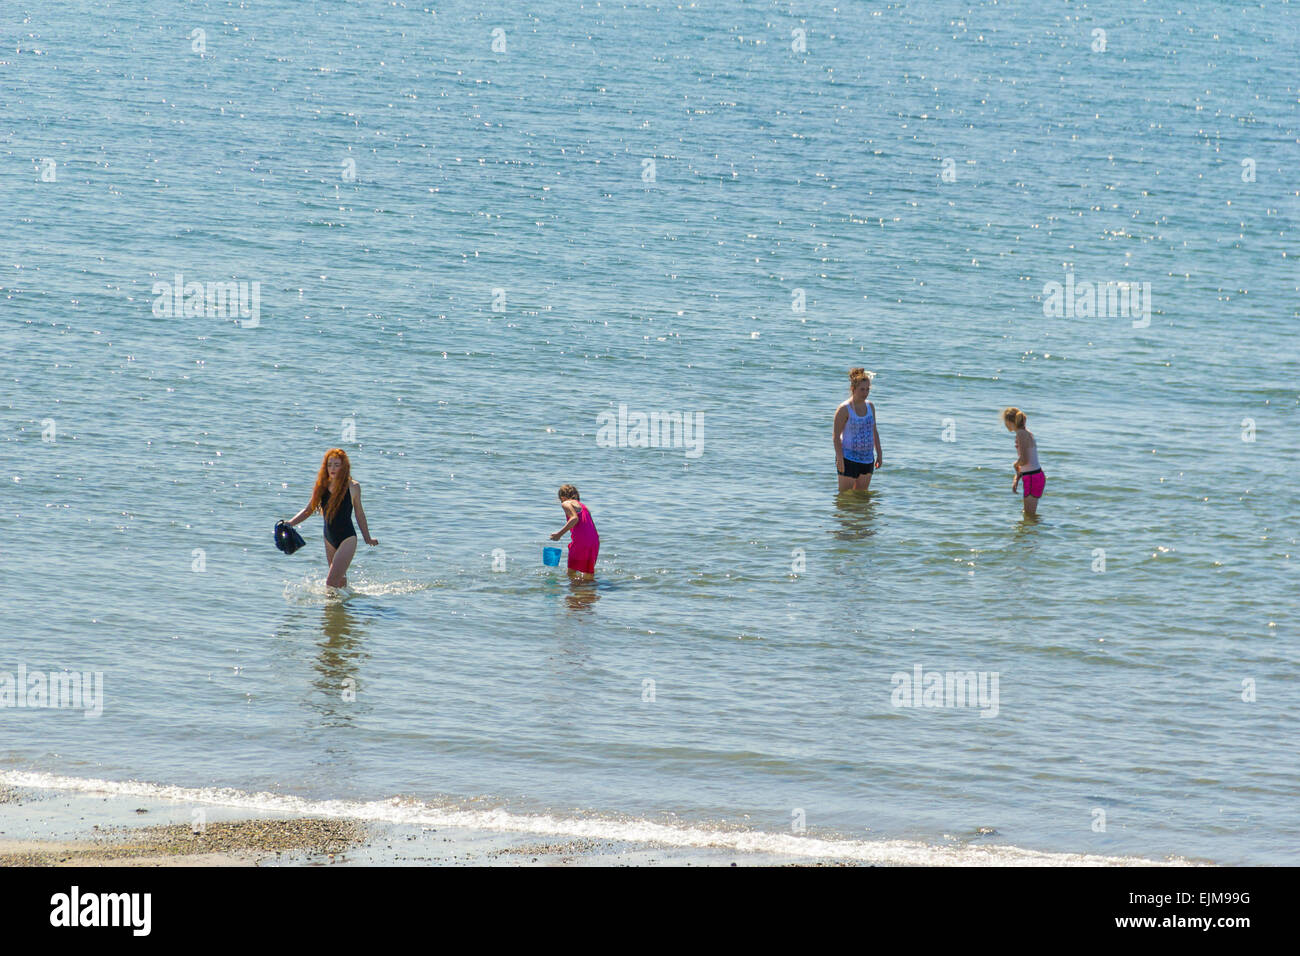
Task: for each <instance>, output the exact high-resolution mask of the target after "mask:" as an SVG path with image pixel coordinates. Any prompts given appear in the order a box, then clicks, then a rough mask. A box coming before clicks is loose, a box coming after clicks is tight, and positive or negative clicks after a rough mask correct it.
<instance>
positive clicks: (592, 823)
mask: <svg viewBox="0 0 1300 956" xmlns="http://www.w3.org/2000/svg"><path fill="white" fill-rule="evenodd" d="M0 784H4V785H7V786H10V787H25V788H29V789H46V790H66V791H74V792H79V793H94V794H106V795H111V796H120V797H134V798H141V799H153V800H175V801H180V802H184V803H197V804H205V805H208V806H220V807H231V808H236V809H241V810H248V811H254V812H258V813H289V814H295V815H304V816H314V817H332V818H341V819H349V820H358V821H364V822H374V823H389V824H401V825H409V826H422V827H435V828H436V827H447V828H460V829H465V830H479V831H483V830H486V831H491V832H496V833H503V834H515V833H517V834H529V835H535V836H545V837H560V838H569V839H588V840H602V841H608V842H618V843H642V844H644V843H650V844H656V845H660V846H671V847H682V848H698V849H723V850H733V851H735V852H738V853H758V854H765V855H772V856H780V857H789V858H794V859H808V860H842V861H848V862H856V863H870V864H876V865H882V866H1151V865H1153V864H1160V863H1162V862H1163V863H1166V864H1169V865H1186V863H1187V861H1185V860H1180V859H1173V860H1169V861H1156V860H1149V859H1141V858H1138V857H1111V856H1096V855H1091V854H1078V853H1045V852H1040V851H1037V850H1022V849H1020V848H1018V847H1011V846H963V845H948V846H945V845H936V844H928V843H920V842H911V841H905V840H870V841H869V840H849V839H827V838H823V837H814V836H802V835H797V834H793V833H769V832H763V831H758V830H733V829H719V828H712V827H707V826H701V825H689V824H680V825H678V824H667V823H655V822H653V821H650V820H640V819H635V818H633V819H615V818H610V817H601V816H584V817H562V816H553V815H550V814H527V813H514V812H511V811H508V810H502V809H491V810H480V809H466V808H462V807H456V806H437V805H434V804H430V803H424V802H421V801H417V800H410V799H405V798H400V797H392V798H389V799H387V800H374V801H368V802H367V801H355V800H309V799H305V798H302V797H294V796H286V795H282V794H274V793H250V792H247V791H243V790H234V789H224V788H203V789H196V788H191V787H177V786H171V785H167V784H156V783H144V782H140V781H134V780H127V781H115V780H95V779H87V778H81V777H64V776H59V775H57V774H48V773H31V772H27V771H16V770H15V771H3V770H0Z"/></svg>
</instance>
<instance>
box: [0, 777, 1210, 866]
mask: <svg viewBox="0 0 1300 956" xmlns="http://www.w3.org/2000/svg"><path fill="white" fill-rule="evenodd" d="M7 776H8V777H9V780H8V781H4V780H3V778H0V867H2V866H326V865H345V866H347V865H353V866H935V865H940V866H959V867H960V866H965V867H979V866H1135V865H1136V866H1168V865H1174V866H1177V865H1188V864H1189V862H1190V861H1187V860H1180V859H1170V860H1155V859H1144V858H1137V857H1104V856H1090V855H1084V854H1071V853H1042V852H1037V851H1030V850H1020V849H1018V848H1016V847H1008V846H1005V845H1001V846H999V845H968V846H942V845H933V846H932V845H927V844H920V843H906V842H902V841H886V840H882V841H878V842H863V841H838V840H827V839H822V838H820V837H817V836H814V835H807V836H802V835H800V836H793V835H786V834H769V833H765V832H760V831H745V830H736V831H730V830H702V829H700V828H690V827H680V828H678V827H668V826H664V825H659V824H651V823H644V822H643V823H631V822H626V821H599V820H597V821H593V820H592V819H574V820H557V819H555V818H553V817H544V816H537V817H529V816H525V815H518V814H510V813H508V812H506V811H491V812H488V813H473V812H467V811H459V810H439V809H437V808H434V807H430V806H427V805H423V804H415V803H413V802H412V801H400V800H389V801H380V802H376V803H368V804H358V803H347V802H342V801H306V800H301V799H299V798H294V797H276V796H274V795H270V794H244V793H241V792H239V791H213V792H208V791H193V790H185V789H183V788H176V787H157V786H154V785H148V784H134V783H122V784H114V783H112V782H109V781H96V780H79V779H76V778H53V779H52V780H50V781H47V782H42V783H37V784H30V783H26V782H22V781H19V782H17V783H15V781H14V780H13V778H14V777H15V776H20V775H18V774H8V775H7ZM60 783H62V784H63V785H62V786H59V785H58V784H60ZM124 791H126V792H124Z"/></svg>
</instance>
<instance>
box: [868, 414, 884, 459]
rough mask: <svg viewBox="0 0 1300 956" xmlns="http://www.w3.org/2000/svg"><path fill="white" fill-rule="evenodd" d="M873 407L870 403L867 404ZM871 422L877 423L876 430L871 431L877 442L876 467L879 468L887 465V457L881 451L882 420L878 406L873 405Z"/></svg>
mask: <svg viewBox="0 0 1300 956" xmlns="http://www.w3.org/2000/svg"><path fill="white" fill-rule="evenodd" d="M867 404H868V405H871V403H870V402H867ZM871 420H872V422H874V423H875V426H876V427H875V428H873V429H871V435H872V437H873V438H875V440H876V467H877V468H879V467H880V466H881V465H883V464H884V463H885V456H884V454H882V453H881V451H880V419H879V417H877V415H876V406H875V405H871Z"/></svg>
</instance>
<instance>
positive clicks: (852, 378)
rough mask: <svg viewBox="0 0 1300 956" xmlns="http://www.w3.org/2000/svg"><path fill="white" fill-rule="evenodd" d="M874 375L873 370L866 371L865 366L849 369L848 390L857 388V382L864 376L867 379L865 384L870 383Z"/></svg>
mask: <svg viewBox="0 0 1300 956" xmlns="http://www.w3.org/2000/svg"><path fill="white" fill-rule="evenodd" d="M875 377H876V373H875V372H868V371H867V370H866V369H865V368H851V369H849V391H850V392H851V391H853V390H854V389H855V388H857V387H858V382H860V381H862V380H863V379H864V378H865V379H866V380H867V384H868V385H870V384H871V380H872V379H874V378H875Z"/></svg>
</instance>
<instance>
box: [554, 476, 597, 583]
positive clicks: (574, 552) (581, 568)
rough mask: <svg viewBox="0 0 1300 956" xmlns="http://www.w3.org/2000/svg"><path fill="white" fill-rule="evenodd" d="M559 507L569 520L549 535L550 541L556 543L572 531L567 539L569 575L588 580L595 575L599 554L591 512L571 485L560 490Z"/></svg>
mask: <svg viewBox="0 0 1300 956" xmlns="http://www.w3.org/2000/svg"><path fill="white" fill-rule="evenodd" d="M560 507H562V508H563V509H564V514H565V517H567V518H568V519H569V520H568V521H567V522H565V524H564V527H563V528H561V529H560V530H559V531H557V532H555V534H553V535H551V540H552V541H558V540H560V538H562V537H563V536H564V533H565V532H566V531H572V532H573V537H572V538H570V539H569V573H570V574H577V575H579V576H581V577H584V578H590V577H591V576H592V575H594V574H595V573H596V555H597V554H598V553H599V552H600V535H599V534H597V533H596V523H595V522H594V521H592V520H591V512H589V511H588V510H587V506H586V505H584V504H583V503H582V502H581V501H580V500H579V499H578V489H577V488H575V487H573V485H563V486H562V487H561V488H560Z"/></svg>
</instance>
